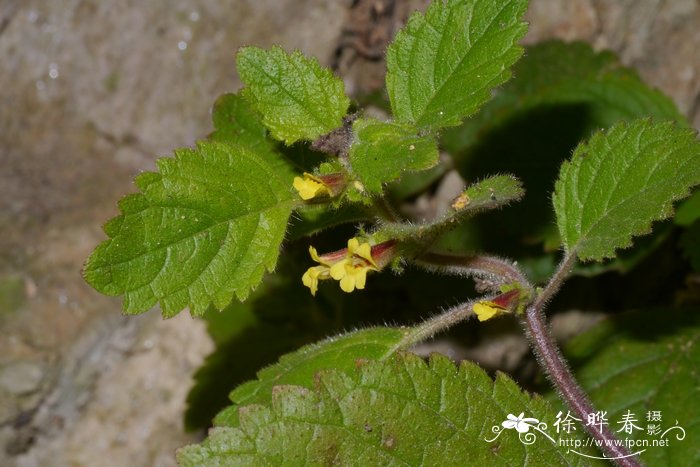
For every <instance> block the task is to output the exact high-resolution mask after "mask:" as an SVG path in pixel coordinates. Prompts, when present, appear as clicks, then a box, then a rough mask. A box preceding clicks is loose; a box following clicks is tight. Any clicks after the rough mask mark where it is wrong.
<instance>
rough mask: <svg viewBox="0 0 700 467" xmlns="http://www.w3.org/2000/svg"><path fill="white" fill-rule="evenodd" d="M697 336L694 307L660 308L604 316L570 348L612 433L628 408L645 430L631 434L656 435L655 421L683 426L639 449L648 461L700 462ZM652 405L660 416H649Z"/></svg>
mask: <svg viewBox="0 0 700 467" xmlns="http://www.w3.org/2000/svg"><path fill="white" fill-rule="evenodd" d="M699 340H700V314H699V313H698V310H697V309H695V310H693V309H688V310H669V309H663V310H652V311H644V312H634V313H625V314H622V315H620V316H618V317H615V318H612V319H608V320H605V321H603V322H602V323H601V324H599V325H597V326H596V327H594V328H593V329H591V330H589V331H587V332H586V333H584V334H582V335H580V336H578V337H576V338H575V339H573V340H572V341H571V342H570V343H569V345H568V346H567V349H566V352H565V353H566V356H567V357H568V358H569V361H570V362H571V363H572V365H573V367H574V370H575V372H576V374H577V377H578V379H579V380H580V382H581V384H582V385H583V387H584V389H585V390H586V391H587V392H588V394H589V395H590V396H591V398H592V399H593V402H594V404H595V405H596V409H597V410H601V411H607V412H608V413H607V418H608V421H609V422H610V427H611V428H612V429H613V430H614V431H617V430H618V429H620V428H621V425H620V424H619V423H618V422H619V421H620V420H621V417H622V416H623V415H624V414H625V413H627V411H628V410H629V411H631V412H632V414H634V415H635V416H636V419H637V420H638V422H637V423H635V424H636V425H637V426H639V427H640V428H643V429H644V431H641V430H636V429H635V430H633V434H632V435H630V436H629V438H633V439H640V440H641V439H648V440H652V439H658V435H657V436H651V435H649V433H647V432H646V428H647V427H648V425H650V424H652V425H659V426H661V427H662V431H665V430H666V429H668V428H669V427H671V426H673V425H675V424H676V422H678V425H679V426H681V427H683V428H684V429H685V433H686V436H685V439H684V440H683V441H679V440H678V439H676V435H677V434H679V433H680V431H679V430H677V429H674V430H673V431H671V432H669V433H668V434H667V435H666V438H667V439H668V441H669V445H668V446H666V447H649V448H648V449H646V451H645V452H644V453H643V454H642V455H641V460H642V461H643V462H644V463H645V464H646V465H654V466H676V465H698V464H700V444H698V443H697V440H698V439H700V405H698V403H697V400H698V397H700V374H698V371H697V369H698V362H700V342H698V341H699ZM553 396H554V395H553ZM651 411H658V412H660V414H661V417H662V418H661V420H660V421H658V422H657V421H653V420H652V421H649V420H647V414H648V413H649V412H651ZM621 436H625V437H627V436H628V435H627V434H625V433H622V434H621Z"/></svg>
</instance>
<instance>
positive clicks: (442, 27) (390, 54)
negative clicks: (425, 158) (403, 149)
mask: <svg viewBox="0 0 700 467" xmlns="http://www.w3.org/2000/svg"><path fill="white" fill-rule="evenodd" d="M526 9H527V0H503V1H499V2H494V1H492V0H447V1H436V2H432V4H431V5H430V6H429V7H428V9H427V11H426V12H425V15H423V14H421V13H414V14H413V15H412V16H411V18H410V19H409V21H408V24H407V25H406V27H405V28H404V29H403V30H402V31H400V32H399V33H398V34H397V35H396V39H395V40H394V42H393V43H392V44H391V45H390V46H389V49H388V51H387V76H386V85H387V90H388V92H389V99H390V100H391V108H392V110H393V113H394V116H395V117H396V119H397V120H399V121H401V122H410V123H415V124H416V125H418V126H419V127H427V128H441V127H446V126H454V125H458V124H459V123H460V122H461V121H462V119H464V118H465V117H467V116H469V115H471V114H473V113H474V112H476V111H477V109H478V108H479V107H480V106H481V105H482V104H483V103H484V102H486V101H487V100H489V99H490V97H491V91H492V89H493V88H494V87H496V86H498V85H500V84H503V83H504V82H505V81H507V80H508V79H509V78H510V76H511V73H510V70H509V67H510V66H511V65H512V64H513V63H515V62H516V61H517V60H518V59H519V58H520V56H521V55H522V53H523V50H522V48H521V47H520V46H518V45H517V41H518V40H520V39H521V38H522V37H523V35H524V34H525V32H526V31H527V26H526V24H525V23H524V22H522V21H521V17H522V15H523V14H524V13H525V10H526Z"/></svg>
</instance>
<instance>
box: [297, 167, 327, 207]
mask: <svg viewBox="0 0 700 467" xmlns="http://www.w3.org/2000/svg"><path fill="white" fill-rule="evenodd" d="M294 189H295V190H297V191H298V192H299V196H300V197H301V199H303V200H304V201H307V200H310V199H311V198H315V197H316V196H320V195H330V194H331V192H330V190H329V189H328V187H327V186H326V184H325V183H323V180H321V179H320V178H318V177H315V176H313V175H312V174H310V173H307V172H304V178H302V177H294Z"/></svg>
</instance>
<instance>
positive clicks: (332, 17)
mask: <svg viewBox="0 0 700 467" xmlns="http://www.w3.org/2000/svg"><path fill="white" fill-rule="evenodd" d="M426 3H427V1H425V0H411V1H401V0H397V1H395V2H392V1H389V0H344V1H341V0H295V1H291V0H290V1H285V0H234V1H229V2H224V1H221V0H192V1H182V0H169V1H166V0H152V1H149V2H140V1H135V0H131V1H129V0H122V1H116V0H114V1H102V0H54V1H38V0H37V1H32V0H0V465H3V466H4V465H8V466H13V465H17V466H44V465H76V466H82V465H105V462H106V459H108V463H109V464H110V465H130V466H133V467H138V466H153V465H157V466H170V465H174V458H173V452H174V450H175V449H176V448H177V447H179V446H182V445H184V444H187V443H190V442H194V441H196V440H197V439H199V438H200V437H201V435H202V434H201V432H193V433H186V432H185V430H184V425H183V414H184V412H185V408H186V402H185V401H186V397H187V394H188V391H189V390H190V388H191V386H192V377H193V374H194V372H195V371H196V370H197V368H198V367H199V366H200V365H201V364H202V362H203V360H204V358H205V357H206V356H207V354H208V353H210V352H211V351H212V349H213V348H214V344H213V342H212V339H211V337H210V336H209V334H208V333H207V330H206V326H205V324H204V323H203V322H202V321H200V320H195V319H192V318H191V317H190V316H189V315H188V314H187V313H182V314H180V315H179V316H177V317H176V318H173V319H170V320H167V321H166V320H163V319H162V318H161V317H160V314H159V313H158V312H157V311H151V312H149V313H146V314H144V315H141V316H138V317H124V316H122V315H121V314H120V300H119V299H110V298H107V297H103V296H101V295H100V294H98V293H96V292H95V291H93V290H92V289H90V288H89V287H88V286H87V285H86V284H85V283H84V282H83V280H82V278H81V276H80V269H81V267H82V263H83V261H84V260H85V258H87V256H88V255H89V253H90V252H91V251H92V249H93V248H94V247H95V246H96V245H97V244H98V243H99V242H100V241H101V240H103V239H104V234H103V233H102V231H101V229H100V227H101V225H102V224H103V223H104V222H105V221H106V220H107V219H109V218H111V217H113V216H114V215H115V214H116V213H117V208H116V203H117V201H118V200H119V198H121V197H122V196H123V195H124V194H126V193H128V192H130V191H133V189H134V188H133V185H132V184H131V180H132V178H133V176H134V175H136V174H138V173H139V172H141V171H144V170H151V169H153V168H154V161H155V160H156V158H157V157H160V156H165V155H168V154H170V153H171V150H172V149H174V148H176V147H181V146H188V145H192V144H193V143H194V142H195V141H196V140H197V139H198V138H202V137H204V136H206V135H207V134H208V133H209V132H210V131H211V129H212V128H211V123H210V118H209V112H210V108H211V105H212V103H213V102H214V100H215V99H216V97H217V96H219V95H220V94H222V93H224V92H235V91H236V90H237V89H238V87H239V86H240V82H239V80H238V78H237V76H236V74H235V60H234V55H235V51H236V49H237V48H238V47H240V46H242V45H245V44H254V45H259V46H262V47H267V46H270V45H271V44H274V43H279V44H282V45H284V47H285V48H287V49H290V50H291V49H293V48H299V49H301V50H302V51H303V52H304V53H306V54H308V55H314V56H316V57H318V58H319V60H320V61H321V62H322V63H323V64H327V65H334V66H335V67H336V69H337V71H338V73H339V74H341V76H343V78H344V79H345V81H346V89H347V90H348V92H349V93H351V94H357V93H366V92H371V91H373V90H376V89H377V87H378V86H380V85H381V83H382V70H383V64H382V63H381V61H377V60H376V58H377V57H376V51H379V52H380V53H379V55H381V51H382V50H383V47H384V44H385V43H386V41H387V40H388V39H389V38H390V37H391V35H392V34H393V33H394V31H395V30H396V29H397V28H398V27H400V26H401V24H402V22H403V21H404V20H405V18H406V17H407V16H408V14H410V12H411V11H412V10H413V9H415V8H422V7H423V6H424V5H425V4H426ZM390 6H391V8H389V7H390ZM386 11H390V14H382V12H386ZM528 21H529V22H530V32H529V34H528V36H527V38H526V41H527V42H528V43H533V42H537V41H540V40H543V39H547V38H553V37H556V38H561V39H565V40H574V39H579V40H584V41H586V42H588V43H590V44H592V45H593V46H594V47H595V48H596V49H610V50H613V51H615V52H616V53H617V54H618V55H619V56H620V58H621V60H622V62H623V63H624V64H626V65H628V66H631V67H633V68H635V69H637V70H638V71H639V73H640V74H641V76H642V77H643V78H644V79H645V80H646V81H647V82H648V83H650V84H652V85H654V86H657V87H658V88H660V89H661V90H662V91H663V92H665V93H666V94H668V95H669V96H671V97H672V98H673V99H674V101H675V102H676V104H677V106H678V108H679V109H680V110H681V112H683V113H684V114H685V115H687V116H688V118H689V120H690V121H691V122H692V123H693V125H694V126H695V127H696V128H698V127H700V54H699V53H698V50H700V2H698V1H697V0H619V1H616V2H610V1H607V0H567V1H563V0H531V7H530V11H529V12H528ZM423 311H425V310H423ZM513 345H516V346H517V345H519V344H513ZM106 456H107V457H106Z"/></svg>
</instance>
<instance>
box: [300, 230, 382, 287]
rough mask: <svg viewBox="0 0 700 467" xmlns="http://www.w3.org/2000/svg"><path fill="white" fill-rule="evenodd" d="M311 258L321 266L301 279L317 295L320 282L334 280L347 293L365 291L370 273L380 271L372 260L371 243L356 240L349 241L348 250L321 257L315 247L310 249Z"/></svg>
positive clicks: (309, 271) (315, 267)
mask: <svg viewBox="0 0 700 467" xmlns="http://www.w3.org/2000/svg"><path fill="white" fill-rule="evenodd" d="M309 253H310V254H311V258H312V259H313V260H314V261H316V262H317V263H319V264H320V266H313V267H311V268H309V269H308V270H307V271H306V272H305V273H304V275H303V276H302V278H301V281H302V282H303V284H304V285H305V286H307V287H308V288H309V289H310V290H311V294H312V295H316V291H317V290H318V281H319V280H324V279H330V278H333V279H335V280H337V281H339V282H340V288H341V289H342V290H343V291H345V292H348V293H349V292H352V291H353V290H355V289H364V288H365V283H366V282H367V273H368V272H369V271H379V269H380V268H379V267H378V266H377V263H376V261H375V260H374V258H372V247H371V246H370V245H369V243H367V242H365V243H360V241H359V240H357V239H356V238H351V239H350V240H348V247H347V248H346V249H343V250H340V251H336V252H333V253H328V254H325V255H319V254H318V252H317V251H316V249H315V248H314V247H309Z"/></svg>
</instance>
